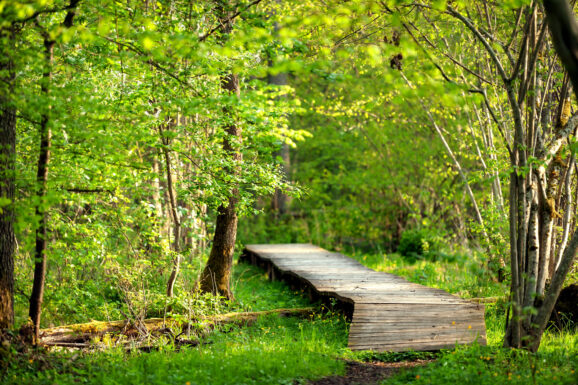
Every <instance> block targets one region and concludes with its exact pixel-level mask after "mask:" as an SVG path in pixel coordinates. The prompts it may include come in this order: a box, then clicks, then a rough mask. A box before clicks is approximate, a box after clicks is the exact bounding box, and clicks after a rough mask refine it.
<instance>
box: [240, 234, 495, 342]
mask: <svg viewBox="0 0 578 385" xmlns="http://www.w3.org/2000/svg"><path fill="white" fill-rule="evenodd" d="M242 258H243V259H245V260H247V261H249V262H251V263H254V264H258V265H260V266H264V267H266V268H267V270H268V272H269V275H270V277H271V278H272V279H275V278H277V279H286V280H289V281H290V282H292V283H293V284H298V285H300V286H303V288H305V289H308V290H309V292H310V293H312V294H315V295H318V296H320V297H321V298H331V297H332V298H336V299H338V301H341V302H343V304H344V305H343V306H344V308H345V309H348V310H347V311H348V312H350V314H349V316H350V317H351V320H352V322H351V325H350V330H349V347H350V348H351V349H352V350H376V351H406V350H438V349H444V348H451V347H453V346H455V345H456V344H469V343H473V342H474V341H477V342H478V343H480V344H485V343H486V329H485V323H484V306H483V305H481V304H479V303H472V302H470V301H467V300H464V299H461V298H459V297H456V296H453V295H451V294H449V293H447V292H445V291H443V290H440V289H434V288H429V287H426V286H422V285H418V284H415V283H410V282H408V281H407V280H405V279H404V278H401V277H398V276H395V275H393V274H388V273H382V272H376V271H374V270H371V269H369V268H367V267H365V266H363V265H362V264H361V263H359V262H358V261H356V260H354V259H351V258H349V257H347V256H345V255H343V254H340V253H333V252H329V251H327V250H324V249H322V248H320V247H317V246H314V245H310V244H281V245H249V246H247V248H246V249H245V252H244V254H243V257H242ZM348 304H349V305H348ZM346 305H347V306H346Z"/></svg>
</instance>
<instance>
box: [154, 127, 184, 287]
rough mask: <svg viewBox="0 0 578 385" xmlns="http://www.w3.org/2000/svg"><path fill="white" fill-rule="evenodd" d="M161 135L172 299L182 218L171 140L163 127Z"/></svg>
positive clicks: (179, 257)
mask: <svg viewBox="0 0 578 385" xmlns="http://www.w3.org/2000/svg"><path fill="white" fill-rule="evenodd" d="M168 125H170V123H168ZM159 133H160V135H161V140H162V142H163V155H164V158H165V168H166V171H167V192H168V195H169V208H170V210H169V211H170V214H171V215H170V217H171V221H172V223H173V241H172V242H171V246H172V247H171V249H172V251H173V253H174V260H173V270H172V271H171V275H170V277H169V279H168V282H167V297H172V296H173V294H174V288H175V282H176V280H177V276H178V275H179V270H180V267H181V255H180V253H181V216H180V215H179V212H178V207H177V193H176V190H175V180H174V179H175V176H174V175H173V172H172V169H171V166H172V162H171V153H170V151H169V145H170V142H169V138H168V137H167V136H166V135H165V134H164V130H163V128H162V127H159Z"/></svg>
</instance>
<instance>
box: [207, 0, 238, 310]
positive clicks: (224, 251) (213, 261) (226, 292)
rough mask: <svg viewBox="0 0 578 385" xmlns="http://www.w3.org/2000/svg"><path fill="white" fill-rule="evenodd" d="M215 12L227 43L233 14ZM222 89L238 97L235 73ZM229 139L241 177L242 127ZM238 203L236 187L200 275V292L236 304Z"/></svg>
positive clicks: (234, 169)
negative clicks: (232, 281)
mask: <svg viewBox="0 0 578 385" xmlns="http://www.w3.org/2000/svg"><path fill="white" fill-rule="evenodd" d="M216 11H217V14H218V17H219V23H220V24H221V33H222V37H221V39H222V41H225V40H226V39H228V35H229V34H230V33H231V31H232V30H233V24H232V20H231V18H230V14H231V11H230V10H229V8H228V4H227V3H226V2H224V1H222V0H221V1H218V2H217V7H216ZM221 89H222V90H223V91H225V92H226V93H227V94H229V95H235V96H237V97H239V95H240V88H239V78H238V76H237V75H236V74H234V73H229V74H227V75H224V76H223V77H222V78H221ZM223 114H225V115H229V118H230V120H231V121H232V120H233V116H232V115H233V111H232V108H231V107H224V108H223ZM225 131H226V135H225V138H224V139H223V149H224V150H225V153H226V154H228V156H229V158H230V160H231V162H232V163H233V165H232V166H231V167H230V169H229V173H231V174H233V175H235V174H237V173H238V164H239V163H240V162H241V160H242V159H243V155H242V154H241V152H240V149H238V148H236V147H238V146H239V145H240V144H241V143H242V136H241V132H242V131H241V127H240V126H239V125H237V124H235V123H234V122H232V123H229V124H228V125H227V126H226V128H225ZM238 200H239V190H238V188H237V187H233V188H232V189H231V193H230V196H229V199H228V202H227V204H223V205H221V206H219V208H218V209H217V222H216V226H215V235H214V237H213V246H212V248H211V253H210V254H209V260H208V261H207V265H206V266H205V268H204V269H203V272H202V273H201V277H200V282H199V288H200V290H201V291H203V292H208V293H213V294H218V295H222V296H223V297H225V298H227V299H229V300H233V299H234V297H233V293H232V292H231V288H230V284H229V281H230V278H231V268H232V266H233V253H234V251H235V241H236V239H237V221H238V218H237V203H238Z"/></svg>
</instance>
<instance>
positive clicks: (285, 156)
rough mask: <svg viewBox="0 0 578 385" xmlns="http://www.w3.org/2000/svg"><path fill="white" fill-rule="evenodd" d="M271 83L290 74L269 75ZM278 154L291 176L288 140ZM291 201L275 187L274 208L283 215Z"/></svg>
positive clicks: (285, 79)
mask: <svg viewBox="0 0 578 385" xmlns="http://www.w3.org/2000/svg"><path fill="white" fill-rule="evenodd" d="M278 30H279V26H278V25H277V24H275V33H276V32H277V31H278ZM268 81H269V84H273V85H277V86H286V85H287V84H289V82H288V76H287V74H286V73H284V72H281V73H278V74H276V75H269V79H268ZM277 155H278V156H280V157H281V159H282V160H283V163H282V166H281V167H282V170H283V175H284V176H285V178H288V177H289V173H290V167H291V158H290V152H289V145H288V144H287V143H286V142H283V143H282V144H281V148H280V149H279V151H278V152H277ZM289 202H290V198H289V196H288V195H287V194H285V193H283V191H281V190H280V189H279V188H276V189H275V194H274V195H273V200H272V202H271V206H272V209H273V210H274V211H275V212H276V213H279V214H281V215H283V214H285V213H286V212H287V205H288V204H289Z"/></svg>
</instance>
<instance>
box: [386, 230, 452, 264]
mask: <svg viewBox="0 0 578 385" xmlns="http://www.w3.org/2000/svg"><path fill="white" fill-rule="evenodd" d="M441 248H442V240H441V238H440V237H439V236H436V235H434V234H431V232H428V231H426V230H423V229H421V230H406V231H404V232H403V234H402V235H401V240H400V241H399V246H398V247H397V252H398V253H399V254H401V255H402V256H404V257H406V258H408V260H410V261H416V260H417V259H423V258H425V259H430V260H434V261H435V260H436V259H437V258H438V256H439V255H440V251H441Z"/></svg>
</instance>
